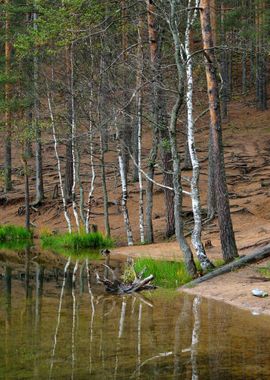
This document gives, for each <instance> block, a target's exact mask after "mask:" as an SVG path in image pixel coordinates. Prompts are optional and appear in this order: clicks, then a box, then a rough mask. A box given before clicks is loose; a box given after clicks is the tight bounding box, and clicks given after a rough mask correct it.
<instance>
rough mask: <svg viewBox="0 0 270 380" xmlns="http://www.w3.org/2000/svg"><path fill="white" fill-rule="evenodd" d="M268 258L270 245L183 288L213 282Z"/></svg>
mask: <svg viewBox="0 0 270 380" xmlns="http://www.w3.org/2000/svg"><path fill="white" fill-rule="evenodd" d="M267 257H270V244H268V245H267V246H265V247H264V248H261V249H258V250H257V251H255V252H254V253H252V254H250V255H247V256H244V257H242V258H240V259H236V260H234V261H232V262H230V263H229V264H225V265H223V266H222V267H220V268H217V269H215V270H213V271H211V272H209V273H207V274H205V275H204V276H202V277H199V278H196V279H195V280H193V281H191V282H188V283H187V284H185V285H184V286H182V287H181V288H190V287H193V286H196V285H198V284H200V283H202V282H204V281H208V280H211V279H212V278H214V277H217V276H220V275H222V274H225V273H229V272H232V271H233V270H236V269H239V268H241V267H244V266H245V265H247V264H251V263H254V262H257V261H260V260H263V259H265V258H267Z"/></svg>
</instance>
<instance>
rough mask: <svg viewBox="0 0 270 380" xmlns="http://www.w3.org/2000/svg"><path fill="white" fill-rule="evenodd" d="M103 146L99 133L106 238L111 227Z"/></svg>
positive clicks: (101, 136)
mask: <svg viewBox="0 0 270 380" xmlns="http://www.w3.org/2000/svg"><path fill="white" fill-rule="evenodd" d="M104 146H105V143H104V141H103V135H102V132H100V166H101V181H102V191H103V207H104V211H103V214H104V225H105V231H106V236H108V237H110V236H111V227H110V221H109V206H108V191H107V183H106V168H105V159H104V149H105V148H104Z"/></svg>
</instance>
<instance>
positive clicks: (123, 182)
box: [118, 147, 133, 246]
mask: <svg viewBox="0 0 270 380" xmlns="http://www.w3.org/2000/svg"><path fill="white" fill-rule="evenodd" d="M118 162H119V172H120V177H121V185H122V212H123V216H124V224H125V228H126V232H127V242H128V245H129V246H130V245H133V236H132V230H131V225H130V220H129V213H128V207H127V198H128V193H127V180H126V176H125V169H124V161H123V157H122V153H121V148H120V147H118Z"/></svg>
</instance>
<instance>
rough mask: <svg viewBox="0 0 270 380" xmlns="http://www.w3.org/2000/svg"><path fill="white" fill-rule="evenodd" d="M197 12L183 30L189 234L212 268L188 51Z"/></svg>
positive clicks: (204, 265) (202, 260)
mask: <svg viewBox="0 0 270 380" xmlns="http://www.w3.org/2000/svg"><path fill="white" fill-rule="evenodd" d="M198 3H199V1H196V4H195V7H196V8H198V5H199V4H198ZM191 6H192V2H191V0H189V2H188V8H189V9H191ZM196 15H197V12H196V11H195V12H194V13H191V11H189V12H188V14H187V26H186V31H185V45H184V46H185V53H186V80H187V89H186V106H187V133H188V147H189V153H190V159H191V164H192V178H191V201H192V210H193V218H194V227H193V231H192V236H191V242H192V245H193V247H194V249H195V252H196V255H197V257H198V259H199V261H200V264H201V266H202V268H203V269H204V270H205V269H208V268H213V267H214V266H213V264H212V263H211V262H210V260H209V259H208V257H207V255H206V253H205V249H204V246H203V244H202V239H201V234H202V216H201V200H200V189H199V177H200V164H199V159H198V156H197V151H196V145H195V136H194V119H193V72H192V71H193V68H192V65H193V62H192V55H191V51H190V32H191V28H192V25H193V22H194V20H195V17H196Z"/></svg>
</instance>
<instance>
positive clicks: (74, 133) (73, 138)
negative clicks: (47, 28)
mask: <svg viewBox="0 0 270 380" xmlns="http://www.w3.org/2000/svg"><path fill="white" fill-rule="evenodd" d="M70 97H71V98H70V102H71V142H72V162H73V184H72V209H73V214H74V218H75V222H76V226H77V230H78V232H79V231H80V219H79V214H78V208H77V202H76V186H77V165H76V159H77V157H76V150H77V140H76V139H77V128H76V120H75V93H74V46H73V43H72V44H71V47H70Z"/></svg>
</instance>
